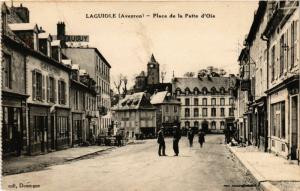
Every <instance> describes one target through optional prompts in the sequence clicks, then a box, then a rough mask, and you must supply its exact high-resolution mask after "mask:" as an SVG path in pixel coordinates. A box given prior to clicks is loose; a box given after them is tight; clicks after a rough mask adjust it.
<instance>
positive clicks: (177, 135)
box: [173, 126, 181, 156]
mask: <svg viewBox="0 0 300 191" xmlns="http://www.w3.org/2000/svg"><path fill="white" fill-rule="evenodd" d="M173 128H174V133H173V150H174V153H175V155H174V156H178V154H179V147H178V143H179V140H180V138H181V131H180V129H179V127H177V126H174V127H173Z"/></svg>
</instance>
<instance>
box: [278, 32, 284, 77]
mask: <svg viewBox="0 0 300 191" xmlns="http://www.w3.org/2000/svg"><path fill="white" fill-rule="evenodd" d="M279 48H280V71H279V75H280V76H281V75H282V74H283V70H284V48H285V44H284V34H283V35H282V36H281V38H280V47H279Z"/></svg>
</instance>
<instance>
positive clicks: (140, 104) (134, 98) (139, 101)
mask: <svg viewBox="0 0 300 191" xmlns="http://www.w3.org/2000/svg"><path fill="white" fill-rule="evenodd" d="M147 109H150V110H151V109H153V110H155V108H154V107H153V106H152V105H151V104H150V101H149V100H148V99H147V98H146V96H145V93H144V92H138V93H134V94H132V95H126V97H125V98H124V99H122V100H120V101H119V103H118V104H117V105H115V106H114V107H113V110H115V111H120V110H147Z"/></svg>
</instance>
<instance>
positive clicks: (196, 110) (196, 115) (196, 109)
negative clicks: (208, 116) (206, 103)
mask: <svg viewBox="0 0 300 191" xmlns="http://www.w3.org/2000/svg"><path fill="white" fill-rule="evenodd" d="M194 117H199V109H198V108H194Z"/></svg>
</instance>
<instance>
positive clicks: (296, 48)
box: [294, 21, 299, 64]
mask: <svg viewBox="0 0 300 191" xmlns="http://www.w3.org/2000/svg"><path fill="white" fill-rule="evenodd" d="M297 30H298V21H294V35H295V41H294V49H295V50H294V51H295V62H294V64H296V63H297V60H299V54H298V48H299V47H298V45H299V43H298V42H299V39H298V31H297Z"/></svg>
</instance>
